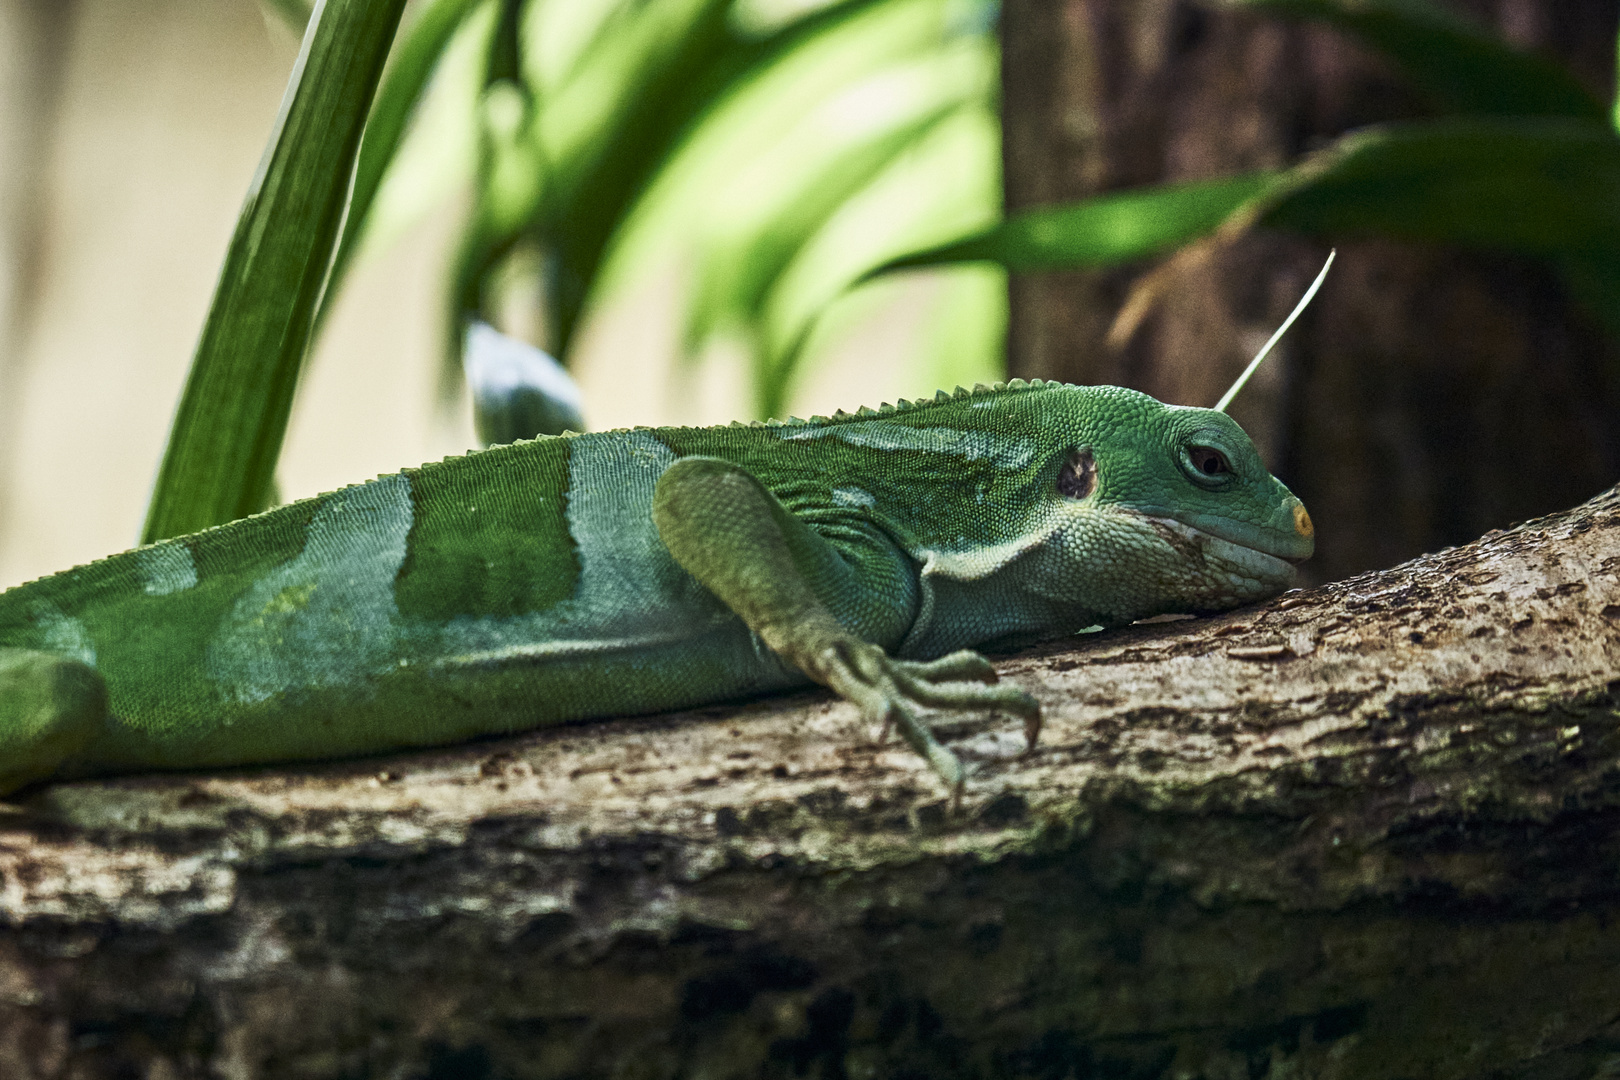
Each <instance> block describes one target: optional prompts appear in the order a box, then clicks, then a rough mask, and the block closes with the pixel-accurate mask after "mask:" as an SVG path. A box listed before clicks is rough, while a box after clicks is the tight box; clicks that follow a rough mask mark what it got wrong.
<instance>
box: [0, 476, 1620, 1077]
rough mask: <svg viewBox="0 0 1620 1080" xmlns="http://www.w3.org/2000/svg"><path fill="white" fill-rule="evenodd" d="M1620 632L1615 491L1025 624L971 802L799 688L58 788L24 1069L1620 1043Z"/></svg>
mask: <svg viewBox="0 0 1620 1080" xmlns="http://www.w3.org/2000/svg"><path fill="white" fill-rule="evenodd" d="M1617 628H1620V489H1616V490H1612V491H1610V492H1608V493H1607V494H1605V495H1603V496H1602V497H1600V498H1599V499H1597V500H1595V501H1594V502H1592V503H1590V504H1588V505H1586V506H1584V507H1581V508H1578V509H1577V510H1575V511H1571V512H1568V513H1565V514H1562V515H1559V516H1556V517H1553V518H1549V519H1546V520H1542V521H1538V522H1532V523H1530V524H1528V525H1526V526H1524V527H1521V528H1518V529H1516V530H1514V531H1511V532H1507V533H1498V534H1493V535H1490V536H1487V537H1486V538H1485V539H1484V540H1482V541H1480V542H1479V543H1477V544H1474V545H1470V546H1469V547H1466V548H1462V549H1454V550H1449V551H1445V552H1441V553H1440V554H1437V555H1432V556H1426V557H1424V558H1421V559H1419V560H1417V561H1415V562H1412V563H1409V564H1407V565H1404V566H1401V567H1398V568H1396V569H1394V570H1390V571H1386V572H1383V573H1378V574H1370V575H1367V576H1364V577H1360V578H1355V579H1352V580H1349V581H1345V582H1341V583H1338V584H1335V585H1331V586H1328V587H1325V588H1321V589H1317V590H1314V591H1311V592H1304V593H1297V592H1296V593H1291V594H1288V595H1287V596H1285V597H1282V598H1280V599H1279V600H1277V601H1274V602H1272V603H1270V604H1268V605H1265V606H1263V607H1258V608H1252V609H1248V610H1245V611H1240V612H1236V613H1233V614H1231V615H1228V616H1224V617H1221V618H1217V619H1210V620H1198V621H1192V622H1186V623H1171V624H1168V625H1157V626H1143V627H1135V628H1131V629H1129V630H1126V631H1124V632H1119V633H1113V634H1108V635H1100V636H1098V637H1095V638H1090V639H1086V641H1085V643H1084V644H1083V645H1081V646H1080V647H1079V648H1075V647H1073V646H1072V644H1071V645H1065V646H1063V647H1051V648H1047V649H1044V650H1041V651H1037V652H1034V653H1028V654H1024V655H1022V656H1018V657H1015V658H1012V659H1009V660H1007V661H1006V662H1005V663H1004V664H1003V665H1002V669H1003V671H1004V673H1005V675H1006V676H1007V677H1010V678H1012V679H1014V680H1016V681H1017V682H1018V683H1020V684H1022V685H1024V686H1026V687H1027V688H1029V689H1030V690H1031V691H1032V692H1034V693H1036V694H1037V695H1038V696H1039V697H1040V698H1041V699H1042V701H1043V702H1044V703H1045V706H1046V709H1047V726H1046V730H1045V733H1044V735H1043V737H1042V740H1041V743H1040V746H1039V748H1038V749H1037V750H1036V751H1035V752H1034V753H1032V754H1029V755H1027V756H1026V755H1020V754H1019V752H1018V751H1019V746H1020V743H1021V738H1020V735H1019V733H1018V732H1017V731H1016V730H1014V727H1015V725H1012V724H1002V723H996V722H989V721H986V722H984V723H981V724H970V725H966V726H962V727H959V728H957V729H956V730H955V731H954V732H953V733H952V742H953V743H954V745H955V746H956V747H957V748H958V750H959V751H960V752H961V753H962V755H963V757H964V758H965V759H967V760H968V761H969V762H970V764H971V766H972V767H973V769H974V774H973V777H972V780H971V782H970V785H969V789H968V794H967V798H966V801H965V804H964V806H963V807H962V809H961V810H960V811H959V812H957V813H952V812H951V811H950V810H949V808H948V806H947V804H946V802H945V801H944V800H943V799H942V798H941V795H940V792H939V790H938V788H937V785H936V783H935V781H934V780H933V779H932V778H931V776H930V775H929V774H928V773H927V772H926V771H924V769H923V767H922V766H921V764H920V763H919V762H918V761H916V760H914V759H913V758H912V757H911V756H910V755H909V754H908V752H906V751H905V750H903V749H902V748H899V747H895V746H889V747H878V746H874V745H873V744H872V743H871V742H869V741H868V740H867V738H866V737H865V733H863V732H862V731H861V730H860V727H859V725H858V722H857V719H856V714H855V712H854V710H853V708H852V707H849V706H846V705H843V704H839V703H835V702H833V701H831V700H829V699H828V698H827V697H826V696H825V695H821V694H811V693H806V694H800V695H794V696H788V697H784V698H780V699H777V700H774V701H767V702H758V703H754V704H750V705H744V706H739V707H734V708H725V709H711V710H700V711H697V712H694V713H689V714H685V715H680V716H668V717H658V718H651V719H642V720H632V721H619V722H611V723H600V724H594V725H587V726H579V727H572V728H565V729H560V730H552V731H549V732H541V733H535V734H530V735H525V736H521V737H516V738H512V739H507V740H501V741H492V742H485V743H480V744H476V745H471V746H465V747H460V748H456V749H451V750H446V751H443V752H437V753H431V754H418V755H411V756H402V757H398V758H392V759H387V760H372V761H368V762H360V763H348V764H338V765H328V766H321V767H313V768H302V769H286V770H265V771H254V772H240V773H227V774H220V775H211V776H201V775H184V776H170V777H145V778H130V779H121V780H114V781H104V782H95V783H76V784H66V785H57V786H53V787H49V788H45V789H43V790H40V791H38V792H36V793H34V794H33V795H32V797H31V798H29V799H28V800H27V801H26V802H24V803H22V804H20V805H18V806H17V807H16V808H15V809H14V810H13V811H12V812H11V813H10V814H9V816H7V817H6V818H5V819H4V821H3V826H0V875H3V877H0V919H3V923H0V1075H4V1076H6V1077H8V1078H18V1080H33V1078H45V1077H50V1078H56V1077H75V1078H90V1077H109V1078H111V1077H120V1078H122V1077H148V1078H164V1080H168V1078H176V1077H233V1078H234V1077H299V1078H320V1080H325V1078H331V1080H337V1078H358V1077H390V1078H394V1077H398V1078H435V1080H448V1078H461V1077H471V1078H497V1077H498V1078H529V1077H609V1076H612V1077H699V1076H701V1077H752V1076H761V1075H764V1076H773V1075H774V1076H820V1077H838V1076H852V1077H853V1076H916V1077H923V1076H928V1077H1088V1076H1107V1077H1140V1078H1147V1077H1161V1076H1162V1077H1193V1076H1202V1077H1212V1078H1213V1077H1220V1078H1224V1077H1232V1078H1234V1080H1245V1078H1256V1077H1264V1076H1270V1077H1275V1078H1282V1077H1402V1078H1416V1077H1483V1076H1514V1077H1520V1076H1522V1077H1560V1078H1561V1077H1577V1076H1598V1075H1603V1076H1609V1075H1613V1070H1614V1069H1615V1068H1616V1067H1617V1066H1620V980H1617V979H1616V978H1615V974H1614V973H1615V972H1616V970H1620V760H1617V755H1620V637H1617V634H1616V630H1617ZM1605 1070H1608V1071H1605Z"/></svg>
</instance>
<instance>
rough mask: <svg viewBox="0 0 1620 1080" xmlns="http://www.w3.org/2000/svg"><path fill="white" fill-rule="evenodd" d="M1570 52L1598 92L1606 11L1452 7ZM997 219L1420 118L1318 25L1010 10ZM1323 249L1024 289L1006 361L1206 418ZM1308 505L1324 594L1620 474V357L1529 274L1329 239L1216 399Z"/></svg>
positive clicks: (1070, 4) (1475, 258) (1409, 249)
mask: <svg viewBox="0 0 1620 1080" xmlns="http://www.w3.org/2000/svg"><path fill="white" fill-rule="evenodd" d="M1445 2H1448V3H1449V4H1450V6H1452V7H1456V8H1458V9H1460V10H1462V11H1464V12H1466V13H1468V14H1471V15H1473V16H1475V17H1477V18H1479V19H1481V20H1483V21H1484V22H1486V23H1488V24H1489V25H1491V26H1492V27H1493V28H1494V29H1496V30H1497V31H1498V32H1500V33H1502V34H1503V35H1504V36H1505V37H1507V38H1508V39H1509V40H1511V41H1513V42H1515V43H1516V44H1519V45H1523V46H1527V47H1535V48H1541V49H1545V50H1547V51H1549V52H1551V53H1554V54H1555V55H1557V56H1558V57H1559V58H1560V59H1562V60H1563V61H1564V62H1566V63H1568V64H1569V65H1570V66H1571V67H1572V68H1573V69H1574V70H1575V72H1576V73H1577V75H1578V76H1580V77H1581V78H1582V79H1583V81H1585V82H1586V83H1587V85H1588V86H1589V87H1590V88H1591V89H1592V91H1593V93H1594V94H1596V95H1598V96H1599V97H1600V98H1602V99H1604V100H1606V99H1607V97H1608V95H1609V94H1610V92H1611V90H1612V87H1613V78H1614V74H1613V70H1614V69H1613V65H1614V60H1613V51H1614V41H1615V27H1616V21H1617V19H1620V4H1617V3H1616V2H1615V0H1466V2H1455V0H1445ZM1002 32H1003V49H1004V64H1003V100H1004V107H1003V111H1004V132H1005V136H1004V157H1005V162H1004V164H1005V168H1004V172H1005V176H1006V192H1007V204H1008V206H1009V208H1010V209H1015V210H1016V209H1023V208H1026V207H1031V206H1039V205H1048V204H1052V203H1059V202H1066V201H1070V200H1075V199H1081V198H1085V197H1088V196H1091V195H1096V194H1098V193H1101V192H1105V191H1110V190H1115V189H1121V188H1129V187H1137V186H1143V185H1150V184H1156V183H1161V182H1165V181H1174V180H1188V179H1195V178H1205V177H1212V176H1222V175H1229V174H1234V173H1238V172H1243V171H1247V170H1252V169H1265V168H1278V167H1281V166H1284V165H1287V164H1289V163H1290V162H1292V161H1294V160H1296V159H1297V158H1298V157H1299V156H1300V155H1301V154H1303V153H1305V152H1306V151H1308V150H1310V149H1311V148H1313V147H1315V146H1319V145H1321V144H1323V143H1324V142H1326V141H1328V140H1330V139H1332V138H1334V137H1336V136H1338V135H1340V134H1342V133H1343V132H1345V131H1347V130H1349V129H1351V128H1355V127H1359V126H1362V125H1365V124H1368V123H1373V122H1376V121H1386V120H1401V119H1410V118H1413V117H1417V116H1420V115H1423V114H1424V112H1425V110H1426V108H1427V106H1426V104H1425V102H1424V101H1423V100H1422V99H1421V98H1420V97H1419V96H1418V95H1417V94H1416V92H1415V91H1413V90H1412V89H1411V87H1410V85H1409V84H1408V83H1406V82H1405V81H1403V80H1402V78H1401V77H1400V76H1399V74H1398V73H1397V72H1396V71H1395V70H1394V69H1393V68H1392V67H1391V66H1390V65H1388V64H1387V63H1385V62H1384V61H1383V60H1382V59H1381V58H1380V57H1379V56H1377V55H1375V54H1373V53H1371V52H1369V51H1368V50H1366V49H1363V48H1361V47H1359V46H1358V45H1357V44H1356V43H1355V42H1354V41H1352V40H1351V39H1349V38H1347V37H1345V36H1343V35H1341V34H1338V33H1337V32H1335V31H1332V30H1329V29H1326V28H1324V27H1322V26H1319V25H1315V24H1309V23H1290V22H1285V21H1282V20H1278V19H1272V18H1263V17H1259V16H1255V15H1252V14H1247V13H1242V12H1234V11H1231V10H1227V9H1223V8H1222V7H1221V6H1220V5H1219V4H1218V3H1213V2H1210V3H1205V4H1197V3H1192V2H1190V0H1006V4H1005V8H1004V14H1003V19H1002ZM1326 254H1327V245H1326V244H1319V243H1315V242H1309V241H1305V240H1301V239H1294V238H1290V237H1287V236H1282V235H1278V234H1264V233H1262V234H1253V235H1250V236H1248V237H1247V238H1245V239H1244V240H1242V241H1241V242H1239V243H1237V244H1236V245H1234V246H1231V247H1228V248H1225V249H1222V250H1219V251H1216V252H1213V253H1208V254H1207V256H1206V257H1204V258H1201V259H1186V260H1183V261H1181V262H1180V263H1178V264H1177V265H1176V266H1175V267H1174V268H1173V269H1172V270H1168V271H1164V274H1165V275H1166V276H1164V277H1161V278H1160V285H1161V286H1162V288H1161V289H1160V290H1159V292H1158V295H1159V296H1160V300H1159V302H1158V303H1156V304H1154V305H1152V306H1151V307H1150V308H1149V309H1148V314H1147V317H1146V318H1144V319H1141V320H1140V321H1132V322H1126V321H1123V320H1122V319H1121V318H1120V312H1121V310H1122V309H1123V308H1125V307H1126V306H1127V299H1128V298H1130V297H1131V296H1132V295H1133V290H1134V289H1136V288H1137V286H1138V285H1139V284H1140V283H1141V282H1142V279H1143V276H1144V274H1146V273H1148V272H1150V271H1151V270H1153V269H1155V268H1153V267H1144V266H1136V267H1126V268H1120V269H1115V270H1107V271H1096V272H1081V273H1063V274H1039V275H1027V276H1023V277H1020V278H1015V279H1014V281H1013V283H1012V292H1011V301H1012V307H1011V319H1010V329H1009V365H1010V368H1011V370H1012V373H1013V374H1015V375H1020V376H1023V377H1026V378H1055V379H1060V380H1063V381H1068V382H1079V383H1117V384H1120V385H1127V386H1134V387H1136V388H1138V389H1141V390H1145V391H1147V392H1148V393H1151V394H1154V395H1155V396H1157V397H1160V398H1161V399H1163V400H1166V401H1172V402H1176V403H1178V404H1185V405H1211V404H1213V403H1214V402H1215V401H1216V399H1217V398H1219V396H1220V395H1221V393H1222V392H1223V391H1224V390H1225V389H1226V388H1227V386H1229V385H1230V384H1231V382H1232V380H1233V379H1234V378H1235V377H1236V375H1237V373H1238V372H1239V371H1241V370H1242V368H1243V365H1244V364H1245V363H1247V361H1248V360H1249V358H1250V357H1251V356H1253V354H1254V352H1255V351H1256V350H1257V349H1258V347H1259V346H1260V344H1261V343H1262V342H1264V340H1265V339H1266V337H1267V336H1268V335H1269V334H1270V332H1271V331H1272V330H1273V329H1274V328H1275V327H1276V326H1277V325H1278V324H1279V323H1280V322H1281V321H1282V319H1283V317H1284V316H1285V315H1286V314H1287V312H1288V310H1289V309H1290V308H1291V307H1292V306H1293V304H1294V302H1295V300H1297V299H1298V297H1299V296H1300V295H1301V294H1302V293H1303V292H1304V289H1305V286H1306V285H1307V284H1308V283H1309V281H1310V279H1311V277H1312V275H1314V274H1315V272H1316V270H1317V268H1318V267H1320V265H1321V263H1322V259H1323V258H1324V256H1325V255H1326ZM1232 413H1233V415H1234V417H1235V418H1236V419H1237V420H1238V421H1239V422H1240V423H1242V424H1243V425H1244V427H1245V428H1246V429H1248V431H1249V432H1250V434H1251V435H1253V436H1254V437H1255V440H1256V442H1257V443H1258V444H1259V446H1260V447H1261V450H1262V453H1264V454H1265V456H1266V458H1267V461H1268V462H1269V463H1270V464H1271V465H1272V468H1273V470H1274V471H1275V472H1277V474H1278V475H1279V476H1281V477H1282V479H1283V480H1284V481H1285V482H1287V483H1288V484H1289V485H1290V486H1291V487H1293V488H1294V490H1295V492H1296V493H1297V494H1298V495H1299V496H1300V497H1301V498H1302V499H1303V500H1304V501H1305V504H1306V505H1307V506H1308V507H1310V510H1311V515H1312V517H1313V518H1314V519H1315V520H1316V522H1317V525H1318V528H1319V531H1320V536H1321V544H1320V546H1319V548H1318V554H1317V558H1316V559H1314V560H1313V561H1312V563H1311V564H1310V568H1309V570H1308V573H1309V574H1310V575H1311V580H1313V581H1330V580H1336V579H1338V578H1342V577H1347V576H1349V575H1350V574H1354V573H1360V572H1362V571H1364V570H1368V569H1373V568H1377V567H1385V566H1391V565H1394V564H1395V563H1396V562H1399V561H1400V560H1402V559H1408V558H1411V557H1413V556H1415V555H1417V554H1418V553H1420V552H1424V551H1433V550H1436V549H1438V548H1440V547H1443V546H1445V545H1448V544H1458V543H1463V542H1466V541H1467V540H1469V539H1472V538H1473V537H1475V536H1478V535H1479V534H1480V533H1482V532H1483V531H1485V530H1486V529H1489V528H1495V527H1500V526H1502V525H1505V524H1507V523H1508V522H1510V521H1513V520H1519V519H1523V518H1528V517H1531V516H1534V515H1537V514H1543V513H1547V512H1549V511H1552V510H1554V509H1557V508H1561V507H1567V506H1570V505H1573V504H1574V503H1576V502H1578V501H1580V500H1582V499H1585V498H1588V497H1589V496H1591V495H1592V494H1593V493H1594V492H1596V491H1599V490H1601V489H1602V488H1604V487H1606V486H1607V485H1608V484H1610V483H1612V482H1613V481H1614V479H1615V477H1616V476H1620V349H1617V348H1616V346H1615V345H1614V344H1613V343H1610V342H1607V341H1605V339H1604V338H1603V336H1602V335H1601V334H1600V333H1599V332H1598V331H1597V329H1596V328H1595V326H1594V324H1593V323H1592V322H1591V320H1590V319H1588V318H1587V317H1586V315H1585V314H1584V313H1583V312H1581V311H1578V310H1576V309H1575V308H1574V307H1573V306H1572V303H1571V301H1570V299H1569V297H1568V295H1567V294H1566V292H1565V289H1564V286H1563V284H1562V282H1561V280H1560V279H1559V278H1558V276H1557V275H1556V274H1555V273H1554V272H1553V270H1552V269H1551V268H1550V267H1548V266H1546V265H1544V264H1541V263H1538V262H1535V261H1533V260H1528V259H1515V258H1509V257H1506V256H1498V255H1487V254H1482V253H1478V252H1474V253H1469V252H1461V251H1454V250H1448V249H1440V248H1432V247H1431V248H1425V247H1419V246H1415V245H1406V244H1397V243H1394V242H1390V241H1368V240H1361V241H1343V242H1340V243H1339V260H1338V263H1337V266H1336V268H1335V269H1334V271H1333V273H1332V275H1331V276H1330V277H1329V278H1328V281H1327V284H1326V286H1325V287H1324V288H1323V290H1322V293H1321V295H1320V296H1319V297H1318V298H1317V299H1316V301H1315V304H1314V306H1313V307H1312V309H1311V310H1310V311H1308V312H1307V313H1306V315H1305V317H1304V318H1303V319H1302V320H1301V321H1300V323H1299V325H1298V326H1296V327H1295V329H1294V330H1292V331H1291V332H1290V334H1289V337H1288V338H1286V339H1285V340H1284V343H1283V346H1282V348H1281V350H1280V352H1279V353H1278V354H1277V355H1276V356H1275V357H1274V358H1273V359H1272V360H1270V361H1268V362H1267V364H1266V366H1265V367H1263V368H1261V371H1260V374H1259V376H1258V377H1257V379H1256V381H1255V383H1253V384H1251V386H1250V387H1249V388H1248V389H1247V390H1245V391H1244V393H1243V394H1242V395H1240V396H1239V398H1238V399H1237V401H1236V403H1235V404H1234V405H1233V408H1232Z"/></svg>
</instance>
